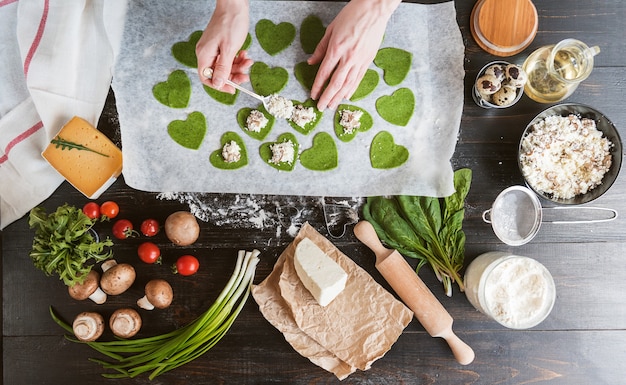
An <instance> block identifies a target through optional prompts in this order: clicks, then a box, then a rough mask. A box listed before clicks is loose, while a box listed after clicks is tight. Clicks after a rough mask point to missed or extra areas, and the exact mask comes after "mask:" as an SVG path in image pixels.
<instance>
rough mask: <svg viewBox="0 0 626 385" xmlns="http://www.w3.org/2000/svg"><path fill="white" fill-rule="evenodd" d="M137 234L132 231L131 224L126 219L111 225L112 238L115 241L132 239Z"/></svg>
mask: <svg viewBox="0 0 626 385" xmlns="http://www.w3.org/2000/svg"><path fill="white" fill-rule="evenodd" d="M135 234H137V232H136V231H135V230H133V224H132V223H131V221H129V220H128V219H120V220H118V221H117V222H115V223H114V224H113V236H114V237H115V238H117V239H126V238H130V237H134V236H135Z"/></svg>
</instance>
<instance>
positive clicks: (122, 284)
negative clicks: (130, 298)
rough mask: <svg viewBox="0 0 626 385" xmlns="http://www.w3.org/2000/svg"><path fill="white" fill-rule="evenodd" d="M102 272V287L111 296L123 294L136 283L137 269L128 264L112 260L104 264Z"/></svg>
mask: <svg viewBox="0 0 626 385" xmlns="http://www.w3.org/2000/svg"><path fill="white" fill-rule="evenodd" d="M102 271H103V273H102V278H101V279H100V287H101V288H102V290H103V291H104V292H105V293H107V294H109V295H118V294H122V293H123V292H125V291H126V290H128V288H129V287H130V286H131V285H132V284H133V282H135V277H136V274H135V268H133V267H132V266H131V265H129V264H127V263H120V264H118V263H117V262H116V261H115V260H114V259H110V260H108V261H106V262H104V263H103V264H102Z"/></svg>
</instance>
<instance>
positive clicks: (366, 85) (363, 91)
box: [350, 69, 380, 102]
mask: <svg viewBox="0 0 626 385" xmlns="http://www.w3.org/2000/svg"><path fill="white" fill-rule="evenodd" d="M379 79H380V76H378V72H376V71H374V70H373V69H368V70H367V71H365V75H364V76H363V79H362V80H361V83H359V86H358V87H357V89H356V91H354V93H353V94H352V96H351V97H350V101H353V102H356V101H357V100H361V99H363V98H364V97H366V96H367V95H369V94H371V93H372V91H374V89H375V88H376V86H378V81H379Z"/></svg>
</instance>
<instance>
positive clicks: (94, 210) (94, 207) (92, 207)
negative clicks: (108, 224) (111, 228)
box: [83, 202, 100, 219]
mask: <svg viewBox="0 0 626 385" xmlns="http://www.w3.org/2000/svg"><path fill="white" fill-rule="evenodd" d="M83 213H85V215H86V216H88V217H89V218H90V219H98V218H100V206H99V205H98V204H97V203H96V202H88V203H85V205H84V206H83Z"/></svg>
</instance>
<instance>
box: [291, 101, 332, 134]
mask: <svg viewBox="0 0 626 385" xmlns="http://www.w3.org/2000/svg"><path fill="white" fill-rule="evenodd" d="M292 102H293V105H294V107H295V106H297V105H299V104H300V105H302V106H304V107H307V108H308V107H313V111H314V112H315V120H314V121H312V122H310V123H307V124H305V125H304V127H300V126H298V125H297V124H295V123H294V122H293V121H291V119H290V120H289V124H290V125H291V127H293V129H294V130H296V131H298V132H299V133H301V134H304V135H307V134H308V133H309V132H311V131H313V130H314V129H315V127H316V126H317V124H318V123H319V122H320V120H322V115H323V114H324V113H323V112H322V111H320V110H318V109H317V103H316V102H315V100H313V99H310V98H309V99H307V100H306V101H305V102H304V103H300V102H299V101H297V100H292Z"/></svg>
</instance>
